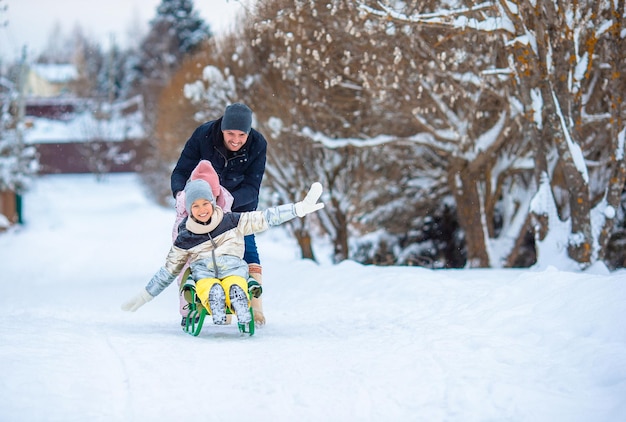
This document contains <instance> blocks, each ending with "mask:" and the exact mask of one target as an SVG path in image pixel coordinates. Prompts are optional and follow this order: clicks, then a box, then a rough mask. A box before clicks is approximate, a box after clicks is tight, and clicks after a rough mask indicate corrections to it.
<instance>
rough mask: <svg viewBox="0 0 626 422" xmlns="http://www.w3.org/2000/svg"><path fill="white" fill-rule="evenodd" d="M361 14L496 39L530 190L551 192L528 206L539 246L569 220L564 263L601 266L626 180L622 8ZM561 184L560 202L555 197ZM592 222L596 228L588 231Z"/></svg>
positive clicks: (497, 7) (527, 6) (557, 4)
mask: <svg viewBox="0 0 626 422" xmlns="http://www.w3.org/2000/svg"><path fill="white" fill-rule="evenodd" d="M361 7H362V10H364V11H366V12H367V13H370V14H372V15H377V16H380V17H381V18H390V19H392V20H394V21H398V22H402V23H404V24H410V25H415V26H421V27H431V28H447V29H448V30H449V32H450V33H451V34H456V33H461V34H465V33H467V32H468V30H469V31H470V32H479V33H491V34H498V35H499V37H501V39H502V41H503V46H504V47H505V48H506V53H507V56H506V60H507V66H506V70H508V71H509V72H510V73H511V74H512V76H513V78H511V79H510V81H511V82H512V85H511V87H512V89H511V91H510V92H511V97H510V98H509V101H510V102H519V104H521V106H522V111H523V116H524V117H525V119H526V121H525V122H523V124H522V128H523V129H524V131H525V132H523V133H526V134H527V136H525V137H521V138H520V139H521V140H522V141H532V142H533V158H534V162H535V169H536V182H537V185H540V184H541V183H548V184H549V185H548V187H547V189H537V195H546V194H547V195H549V196H550V200H549V201H545V200H541V198H538V197H537V195H536V196H535V200H534V201H533V203H532V208H531V211H532V212H533V214H534V216H535V221H536V222H537V224H538V225H537V226H536V231H537V233H538V234H539V235H540V237H539V240H540V239H541V236H544V235H545V234H547V233H548V232H549V231H550V230H553V232H554V231H556V230H557V226H558V221H557V219H558V218H559V217H560V218H562V219H568V221H569V230H568V232H569V235H568V234H565V236H566V238H565V239H562V240H565V242H566V243H567V245H568V248H567V254H568V256H569V257H570V258H572V259H573V260H575V261H576V262H578V263H579V264H581V265H582V266H583V267H584V266H586V265H589V264H590V263H592V262H595V260H597V259H599V258H601V257H602V256H603V250H604V248H605V246H606V242H607V234H608V233H609V232H610V227H611V226H612V224H613V217H614V215H615V213H614V212H613V211H614V210H615V209H616V208H617V206H618V205H619V193H621V191H622V189H623V186H624V180H625V179H626V175H625V173H626V172H625V170H624V159H623V156H624V132H625V128H624V120H623V114H624V102H623V101H621V98H620V96H619V95H620V94H617V95H616V93H622V92H624V79H625V76H624V74H623V72H622V73H620V72H618V71H616V69H620V68H623V67H624V61H625V58H624V57H625V54H626V53H625V52H626V50H625V49H624V39H623V37H621V35H620V34H621V32H622V31H623V28H624V19H625V18H624V1H623V0H621V1H617V2H592V1H583V2H574V3H571V2H564V1H556V0H555V1H545V2H530V1H519V2H510V1H504V0H502V1H487V2H484V3H481V4H480V5H477V6H473V7H465V8H459V9H456V10H441V8H439V9H438V10H435V12H434V13H423V14H419V13H418V14H415V13H412V14H411V13H408V12H407V11H396V10H394V9H392V8H391V7H389V6H387V5H385V4H383V3H380V2H378V3H375V4H373V5H368V4H366V3H365V2H362V4H361ZM608 87H610V88H608ZM527 129H529V130H528V131H526V130H527ZM607 132H608V133H610V134H611V135H610V137H609V136H605V134H606V133H607ZM528 134H530V136H528ZM602 150H604V151H607V150H608V151H611V152H610V153H609V154H602V152H601V151H602ZM594 159H601V160H602V163H601V165H599V166H598V165H597V164H598V163H597V162H595V161H594ZM595 174H597V175H595ZM600 174H604V175H610V176H609V177H606V176H604V177H603V176H600ZM559 183H562V186H563V189H561V190H560V192H559V193H560V198H559V197H558V195H557V197H555V194H554V191H555V190H558V185H559ZM559 199H562V200H563V201H562V202H559ZM550 201H551V202H553V203H554V202H555V201H556V205H557V206H558V208H557V209H558V211H559V214H560V215H559V214H555V213H553V214H552V215H551V214H550V210H549V209H547V208H545V207H542V205H545V204H549V203H550ZM595 221H602V223H600V225H599V226H594V224H593V222H595ZM546 224H548V226H546ZM600 233H603V234H602V235H601V236H600ZM599 236H600V237H599Z"/></svg>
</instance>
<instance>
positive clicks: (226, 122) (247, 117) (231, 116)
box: [221, 103, 252, 133]
mask: <svg viewBox="0 0 626 422" xmlns="http://www.w3.org/2000/svg"><path fill="white" fill-rule="evenodd" d="M251 127H252V110H250V108H249V107H248V106H247V105H245V104H242V103H234V104H231V105H229V106H228V107H226V111H225V112H224V117H222V126H221V128H222V130H223V131H224V130H240V131H242V132H245V133H250V128H251Z"/></svg>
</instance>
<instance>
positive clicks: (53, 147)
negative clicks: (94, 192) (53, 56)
mask: <svg viewBox="0 0 626 422" xmlns="http://www.w3.org/2000/svg"><path fill="white" fill-rule="evenodd" d="M143 117H144V113H143V100H142V98H141V97H140V96H137V97H134V98H131V99H128V100H125V101H120V102H116V103H113V104H109V103H106V102H105V103H102V102H98V101H96V100H90V99H77V98H74V99H69V98H58V99H41V98H31V99H28V100H27V106H26V119H25V130H24V142H25V143H26V144H28V145H32V146H34V147H35V148H36V150H37V155H38V158H39V173H40V174H51V173H95V174H103V173H114V172H138V171H141V169H142V166H143V163H144V161H145V158H146V156H147V154H148V149H149V145H148V142H147V141H146V135H145V132H144V127H143V125H144V121H143Z"/></svg>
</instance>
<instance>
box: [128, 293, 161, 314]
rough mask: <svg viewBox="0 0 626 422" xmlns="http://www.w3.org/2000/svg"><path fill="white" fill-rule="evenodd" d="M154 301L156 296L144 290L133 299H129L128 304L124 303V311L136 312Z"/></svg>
mask: <svg viewBox="0 0 626 422" xmlns="http://www.w3.org/2000/svg"><path fill="white" fill-rule="evenodd" d="M152 299H154V296H152V295H151V294H150V293H148V291H147V290H146V289H142V290H141V292H139V294H137V295H135V296H134V297H133V298H132V299H129V300H127V301H126V302H124V303H122V310H123V311H129V312H135V311H136V310H137V309H139V308H141V307H142V306H143V305H145V304H146V303H148V302H150V301H151V300H152Z"/></svg>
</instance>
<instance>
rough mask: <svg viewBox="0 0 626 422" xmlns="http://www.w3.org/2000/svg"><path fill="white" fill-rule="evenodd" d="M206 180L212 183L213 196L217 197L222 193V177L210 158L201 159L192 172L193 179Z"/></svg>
mask: <svg viewBox="0 0 626 422" xmlns="http://www.w3.org/2000/svg"><path fill="white" fill-rule="evenodd" d="M198 179H201V180H204V181H205V182H207V183H208V184H209V185H211V190H212V191H213V196H215V197H216V198H217V197H218V196H219V195H220V178H219V176H218V175H217V172H216V171H215V169H214V168H213V165H212V164H211V162H210V161H208V160H200V162H199V163H198V165H197V166H196V168H195V169H193V171H192V172H191V180H198Z"/></svg>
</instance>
